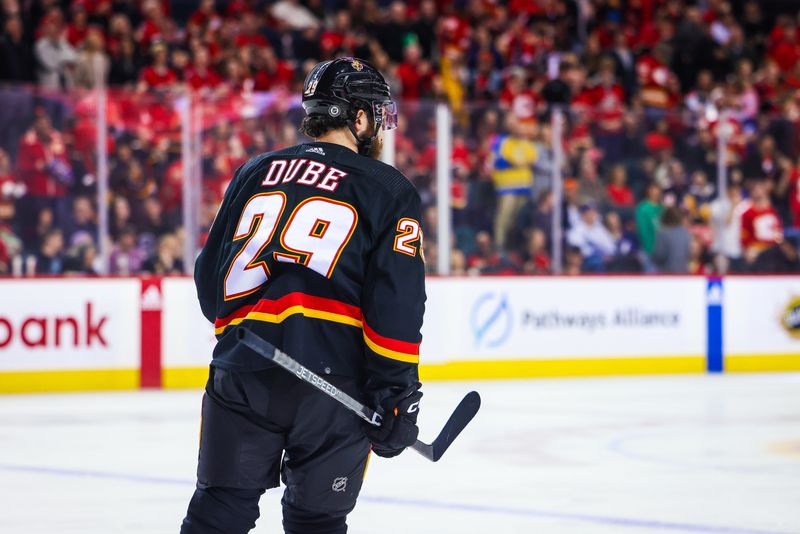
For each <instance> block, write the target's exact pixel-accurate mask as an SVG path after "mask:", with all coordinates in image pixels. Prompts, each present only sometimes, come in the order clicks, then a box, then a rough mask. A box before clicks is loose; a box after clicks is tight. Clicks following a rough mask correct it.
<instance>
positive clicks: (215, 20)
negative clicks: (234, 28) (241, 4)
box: [189, 0, 222, 31]
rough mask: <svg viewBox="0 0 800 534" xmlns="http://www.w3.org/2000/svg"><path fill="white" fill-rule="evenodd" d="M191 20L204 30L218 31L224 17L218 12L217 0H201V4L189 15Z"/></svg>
mask: <svg viewBox="0 0 800 534" xmlns="http://www.w3.org/2000/svg"><path fill="white" fill-rule="evenodd" d="M189 22H191V23H192V24H196V25H198V26H200V27H201V28H203V30H211V31H216V30H217V29H218V28H219V27H220V26H221V25H222V17H220V15H219V13H217V10H216V7H215V0H200V5H199V6H198V7H197V10H196V11H195V12H194V13H192V16H191V17H189Z"/></svg>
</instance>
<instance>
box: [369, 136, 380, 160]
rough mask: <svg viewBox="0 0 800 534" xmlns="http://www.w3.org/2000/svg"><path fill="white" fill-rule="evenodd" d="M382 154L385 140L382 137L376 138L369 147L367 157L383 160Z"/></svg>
mask: <svg viewBox="0 0 800 534" xmlns="http://www.w3.org/2000/svg"><path fill="white" fill-rule="evenodd" d="M382 152H383V139H381V138H380V137H376V138H375V139H374V140H373V141H372V143H371V144H370V145H369V150H368V151H367V156H369V157H371V158H372V159H381V153H382Z"/></svg>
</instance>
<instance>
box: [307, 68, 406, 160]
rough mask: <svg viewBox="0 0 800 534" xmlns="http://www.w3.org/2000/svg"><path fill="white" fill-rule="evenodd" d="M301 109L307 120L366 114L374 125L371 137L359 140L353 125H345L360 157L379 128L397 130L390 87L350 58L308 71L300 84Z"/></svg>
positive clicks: (394, 107)
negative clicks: (304, 79) (359, 112)
mask: <svg viewBox="0 0 800 534" xmlns="http://www.w3.org/2000/svg"><path fill="white" fill-rule="evenodd" d="M303 109H304V110H305V112H306V115H308V116H314V115H322V116H328V117H338V116H340V115H341V116H344V117H354V116H355V113H354V111H355V110H357V109H364V110H365V111H367V113H368V114H370V115H371V117H370V118H371V119H372V120H373V121H374V124H375V132H374V134H373V135H372V136H371V137H369V138H360V137H358V135H356V131H355V125H354V124H353V122H352V121H351V122H349V123H348V126H349V128H350V131H351V132H352V133H353V135H354V136H355V137H356V140H357V142H358V149H359V152H360V153H362V154H363V153H366V152H368V150H369V146H370V145H371V144H372V142H373V141H374V140H375V138H376V137H377V136H378V129H379V128H383V129H384V130H391V129H393V128H396V127H397V106H396V104H395V103H394V101H393V100H392V95H391V93H390V91H389V84H387V83H386V80H385V79H384V77H383V75H382V74H381V73H380V72H379V71H378V69H376V68H375V67H373V66H372V65H370V64H369V63H367V62H366V61H364V60H361V59H357V58H353V57H343V58H338V59H334V60H331V61H323V62H322V63H319V64H317V66H315V67H314V68H313V69H312V70H311V72H310V73H309V74H308V76H307V77H306V81H305V83H304V84H303Z"/></svg>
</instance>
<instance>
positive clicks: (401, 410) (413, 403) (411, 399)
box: [367, 389, 422, 458]
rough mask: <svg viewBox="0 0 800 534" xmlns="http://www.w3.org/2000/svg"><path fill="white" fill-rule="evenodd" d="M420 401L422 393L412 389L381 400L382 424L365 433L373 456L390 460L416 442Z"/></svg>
mask: <svg viewBox="0 0 800 534" xmlns="http://www.w3.org/2000/svg"><path fill="white" fill-rule="evenodd" d="M420 399H422V392H421V391H418V390H416V389H414V390H412V391H411V392H410V393H409V391H408V390H405V391H404V392H402V393H400V394H399V395H395V396H394V397H389V398H386V399H384V400H383V402H382V403H381V407H382V408H383V423H382V424H381V426H379V427H374V426H371V427H370V428H369V430H368V431H367V437H368V438H369V440H370V442H371V443H372V450H373V451H375V454H377V455H378V456H382V457H383V458H392V457H394V456H397V455H398V454H400V453H401V452H403V450H405V448H406V447H410V446H411V445H413V444H414V442H416V441H417V435H418V434H419V429H418V428H417V415H418V414H419V401H420Z"/></svg>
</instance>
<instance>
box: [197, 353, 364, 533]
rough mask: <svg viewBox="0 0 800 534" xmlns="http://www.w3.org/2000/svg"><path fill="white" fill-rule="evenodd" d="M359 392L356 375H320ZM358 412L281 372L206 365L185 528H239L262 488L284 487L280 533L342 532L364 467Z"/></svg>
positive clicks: (251, 517) (251, 520)
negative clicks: (196, 456) (194, 478)
mask: <svg viewBox="0 0 800 534" xmlns="http://www.w3.org/2000/svg"><path fill="white" fill-rule="evenodd" d="M326 378H328V379H329V380H330V381H331V382H333V383H334V384H335V385H336V386H337V387H339V388H341V389H343V390H344V391H347V392H348V393H350V394H351V395H353V396H356V397H357V398H358V390H357V388H356V387H355V384H354V382H353V380H351V379H343V378H341V377H338V378H337V377H326ZM368 456H369V443H368V441H367V439H366V437H365V436H364V432H363V430H362V426H361V422H360V419H358V417H357V416H355V415H354V414H352V413H350V412H349V411H347V409H346V408H344V407H343V406H341V405H340V404H339V403H337V402H336V401H334V400H333V399H330V398H328V397H327V396H326V395H324V394H323V393H321V392H319V391H317V390H316V389H315V388H313V387H312V386H310V385H309V384H306V383H305V382H302V381H300V380H298V379H297V378H295V377H292V376H290V375H289V374H287V373H286V372H285V371H283V370H282V369H277V368H276V369H270V370H267V371H258V372H234V371H229V370H226V369H218V368H213V367H212V369H211V373H210V376H209V381H208V384H207V385H206V394H205V395H204V397H203V419H202V431H201V435H200V457H199V461H198V468H197V489H196V490H195V493H194V495H193V496H192V499H191V501H190V502H189V509H188V512H187V515H186V518H185V519H184V520H183V525H182V527H181V534H244V533H246V532H248V531H250V530H251V529H252V528H253V527H254V526H255V521H256V519H257V518H258V516H259V508H258V501H259V498H260V497H261V495H262V494H263V493H264V491H265V490H266V489H269V488H274V487H277V486H278V485H279V479H282V480H283V483H284V484H285V485H286V490H285V491H284V495H283V499H282V501H281V502H282V505H283V525H284V530H285V532H286V534H344V533H346V532H347V525H346V522H345V520H346V517H347V514H348V513H349V512H350V511H351V510H352V509H353V508H354V507H355V504H356V499H357V497H358V493H359V491H360V489H361V483H362V480H363V477H364V475H365V471H366V467H367V459H368Z"/></svg>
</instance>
